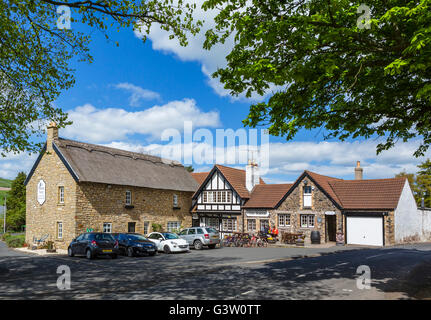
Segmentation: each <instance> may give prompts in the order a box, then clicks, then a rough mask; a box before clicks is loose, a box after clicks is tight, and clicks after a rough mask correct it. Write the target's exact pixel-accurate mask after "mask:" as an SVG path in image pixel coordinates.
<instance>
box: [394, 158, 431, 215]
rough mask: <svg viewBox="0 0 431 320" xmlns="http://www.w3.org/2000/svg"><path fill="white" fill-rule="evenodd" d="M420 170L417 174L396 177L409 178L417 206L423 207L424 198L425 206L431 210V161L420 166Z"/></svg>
mask: <svg viewBox="0 0 431 320" xmlns="http://www.w3.org/2000/svg"><path fill="white" fill-rule="evenodd" d="M418 169H419V170H418V172H417V173H416V174H414V173H406V172H401V173H399V174H397V175H396V177H407V180H408V181H409V184H410V188H411V189H412V191H413V195H414V197H415V200H416V203H417V205H418V206H421V204H422V198H423V199H424V206H425V207H427V208H431V160H430V159H427V160H426V161H424V162H423V163H421V164H420V165H418Z"/></svg>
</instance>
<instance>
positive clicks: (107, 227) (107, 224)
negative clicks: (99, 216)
mask: <svg viewBox="0 0 431 320" xmlns="http://www.w3.org/2000/svg"><path fill="white" fill-rule="evenodd" d="M108 230H109V231H108ZM103 232H106V233H112V223H111V222H104V223H103Z"/></svg>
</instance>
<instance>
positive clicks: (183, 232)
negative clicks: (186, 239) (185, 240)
mask: <svg viewBox="0 0 431 320" xmlns="http://www.w3.org/2000/svg"><path fill="white" fill-rule="evenodd" d="M187 231H188V230H187V229H185V230H183V231H181V232H180V233H178V235H179V236H185V235H186V234H187Z"/></svg>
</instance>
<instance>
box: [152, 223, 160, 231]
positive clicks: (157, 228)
mask: <svg viewBox="0 0 431 320" xmlns="http://www.w3.org/2000/svg"><path fill="white" fill-rule="evenodd" d="M151 229H152V230H153V232H162V231H163V226H162V225H161V224H160V223H152V224H151Z"/></svg>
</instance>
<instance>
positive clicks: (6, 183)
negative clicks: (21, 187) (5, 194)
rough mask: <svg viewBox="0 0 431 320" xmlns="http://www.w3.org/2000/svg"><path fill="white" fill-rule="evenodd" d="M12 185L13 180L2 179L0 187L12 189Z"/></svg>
mask: <svg viewBox="0 0 431 320" xmlns="http://www.w3.org/2000/svg"><path fill="white" fill-rule="evenodd" d="M11 185H12V180H8V179H3V178H0V187H6V188H10V186H11Z"/></svg>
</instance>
